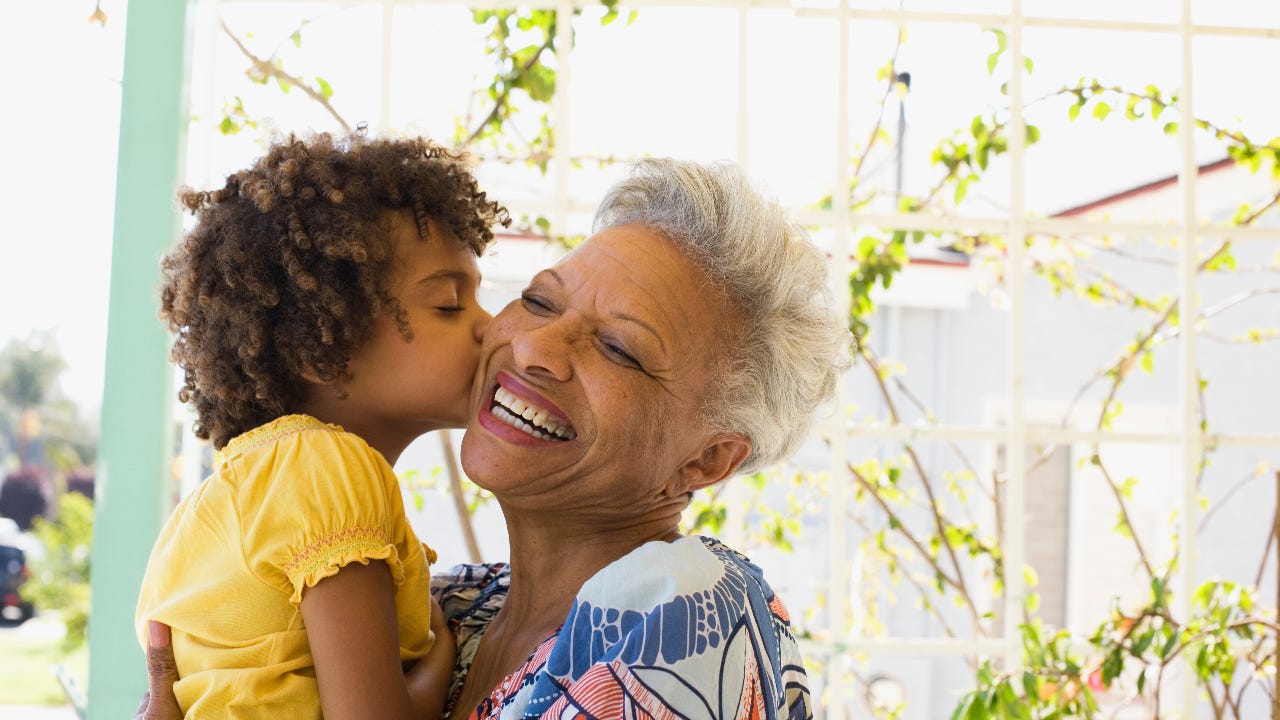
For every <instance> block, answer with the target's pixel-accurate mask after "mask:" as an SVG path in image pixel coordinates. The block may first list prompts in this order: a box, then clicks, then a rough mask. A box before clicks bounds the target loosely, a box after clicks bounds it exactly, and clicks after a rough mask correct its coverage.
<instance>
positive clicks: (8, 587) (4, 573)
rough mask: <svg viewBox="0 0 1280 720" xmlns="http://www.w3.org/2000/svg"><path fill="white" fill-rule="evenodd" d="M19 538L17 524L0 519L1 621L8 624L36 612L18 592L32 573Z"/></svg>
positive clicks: (19, 620) (20, 621)
mask: <svg viewBox="0 0 1280 720" xmlns="http://www.w3.org/2000/svg"><path fill="white" fill-rule="evenodd" d="M22 541H23V537H22V535H21V534H20V533H19V532H18V526H17V524H16V523H14V522H13V521H12V520H10V519H9V518H0V620H3V621H4V622H7V623H18V624H21V623H23V622H25V621H26V620H27V619H28V618H30V617H31V616H32V615H34V614H35V608H34V607H33V606H32V605H31V603H29V602H27V601H25V600H23V599H22V596H21V595H20V594H19V592H18V588H20V587H22V584H23V583H24V582H26V581H27V578H28V577H30V576H31V571H30V570H29V569H28V568H27V554H26V552H25V551H24V550H23V549H22V548H21V547H18V545H21V544H23V543H22Z"/></svg>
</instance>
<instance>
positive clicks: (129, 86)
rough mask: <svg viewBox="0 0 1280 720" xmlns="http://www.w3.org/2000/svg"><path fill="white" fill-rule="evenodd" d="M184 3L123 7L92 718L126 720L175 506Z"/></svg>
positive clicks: (92, 627)
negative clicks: (143, 594)
mask: <svg viewBox="0 0 1280 720" xmlns="http://www.w3.org/2000/svg"><path fill="white" fill-rule="evenodd" d="M190 4H191V2H190V1H189V0H130V2H129V5H128V18H127V23H128V26H127V29H126V31H125V54H124V81H123V89H122V93H121V102H120V155H119V159H118V161H117V170H116V206H115V226H114V232H113V234H114V239H113V241H112V250H111V294H110V302H111V305H110V309H109V311H108V318H107V358H106V390H105V392H104V394H103V399H102V429H101V438H100V446H99V452H98V470H97V489H96V495H97V497H96V499H95V509H94V515H95V520H94V544H93V606H92V613H91V615H90V618H91V619H90V622H89V708H88V717H89V720H119V718H127V717H133V714H134V711H135V710H136V709H137V707H138V700H139V699H140V698H141V697H142V692H143V691H144V690H145V689H146V662H145V660H144V657H143V654H142V650H141V649H140V648H139V647H138V641H137V639H136V636H135V634H134V630H133V612H134V606H135V605H136V603H137V598H138V586H139V585H140V583H141V582H142V574H143V571H144V570H145V568H146V562H147V557H148V555H149V554H150V552H151V544H152V543H153V542H154V541H155V537H156V534H157V533H159V531H160V525H161V523H162V521H163V518H164V516H165V515H167V514H168V512H169V509H170V508H171V503H170V490H171V488H172V483H171V482H170V480H169V468H170V465H171V448H172V435H173V427H172V425H171V422H170V415H171V412H170V407H171V403H172V399H171V398H172V392H171V387H172V371H171V370H170V368H169V365H168V361H167V357H168V354H167V346H168V337H167V335H166V333H165V330H164V327H163V326H162V325H161V323H160V321H159V320H158V319H157V317H156V311H157V307H158V305H157V297H156V285H157V282H158V279H159V258H160V256H161V254H163V252H164V251H165V250H166V249H167V248H168V247H169V246H170V245H171V244H172V243H173V241H174V238H175V235H176V233H177V231H178V228H179V223H178V215H177V203H176V201H175V199H174V198H175V188H176V185H177V180H178V177H179V168H180V167H181V164H182V159H183V157H184V156H185V145H186V143H185V138H186V129H187V122H188V111H187V95H186V85H187V78H188V76H189V70H188V56H189V52H188V49H189V47H190V45H191V42H190V38H191V31H190V28H189V27H188V25H187V22H188V18H189V17H191V14H190V13H188V7H189V5H190Z"/></svg>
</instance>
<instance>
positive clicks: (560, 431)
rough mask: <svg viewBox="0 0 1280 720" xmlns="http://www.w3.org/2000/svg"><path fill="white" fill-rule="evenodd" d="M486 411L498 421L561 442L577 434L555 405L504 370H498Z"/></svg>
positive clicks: (539, 436) (527, 432)
mask: <svg viewBox="0 0 1280 720" xmlns="http://www.w3.org/2000/svg"><path fill="white" fill-rule="evenodd" d="M489 412H490V413H491V414H492V415H493V416H494V417H495V418H497V419H498V420H499V421H501V422H503V423H506V424H507V425H510V426H511V427H513V428H516V429H517V430H520V431H521V432H523V433H525V434H527V435H530V436H532V437H535V438H537V439H539V440H547V441H551V442H565V441H568V440H573V439H574V438H576V437H577V436H578V433H577V431H576V430H574V429H573V425H572V424H570V422H569V420H568V419H567V418H566V417H565V416H564V413H563V412H561V411H560V409H559V408H557V407H555V405H554V404H552V403H551V401H549V400H547V399H546V398H543V397H541V396H540V395H538V394H536V393H534V392H533V391H532V390H530V389H529V388H527V387H525V386H524V385H523V384H521V383H520V382H519V381H518V380H516V379H515V378H513V377H512V376H511V375H509V374H507V373H498V383H497V385H496V386H495V388H494V392H493V397H492V398H491V402H490V404H489Z"/></svg>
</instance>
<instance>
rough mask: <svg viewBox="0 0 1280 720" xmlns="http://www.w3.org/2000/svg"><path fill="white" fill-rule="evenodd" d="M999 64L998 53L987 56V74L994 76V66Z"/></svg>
mask: <svg viewBox="0 0 1280 720" xmlns="http://www.w3.org/2000/svg"><path fill="white" fill-rule="evenodd" d="M999 62H1000V51H999V50H997V51H995V52H993V53H991V54H990V55H988V56H987V74H988V75H994V74H995V72H996V64H997V63H999Z"/></svg>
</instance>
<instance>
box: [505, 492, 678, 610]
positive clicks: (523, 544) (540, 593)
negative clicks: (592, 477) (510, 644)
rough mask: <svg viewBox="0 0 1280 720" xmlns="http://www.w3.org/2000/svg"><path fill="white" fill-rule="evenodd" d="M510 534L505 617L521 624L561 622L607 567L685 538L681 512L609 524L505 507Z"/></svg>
mask: <svg viewBox="0 0 1280 720" xmlns="http://www.w3.org/2000/svg"><path fill="white" fill-rule="evenodd" d="M503 512H504V514H506V518H507V531H508V534H509V537H510V545H511V548H510V558H511V587H510V590H509V592H508V595H507V599H506V601H505V602H504V604H503V611H504V614H505V615H506V616H507V617H506V618H505V619H506V620H507V621H508V622H514V621H519V623H520V624H521V625H523V624H525V623H528V624H529V625H537V626H548V627H547V632H550V631H551V630H554V629H555V628H556V627H558V626H559V624H560V622H561V621H562V620H563V619H564V617H565V615H566V614H568V612H569V607H570V606H571V605H572V603H573V598H574V597H575V596H576V595H577V594H578V590H580V589H581V588H582V585H583V584H584V583H585V582H587V580H590V579H591V578H592V576H594V575H595V574H596V573H598V572H600V570H601V569H603V568H604V567H605V566H606V565H608V564H610V563H612V562H613V561H615V560H617V559H619V558H621V557H623V556H624V555H626V554H628V553H630V552H631V551H632V550H635V549H636V548H638V547H640V546H641V545H644V544H645V543H647V542H652V541H655V540H660V541H667V542H670V541H671V540H675V539H677V538H679V537H680V533H679V531H678V530H677V526H676V524H677V522H678V520H679V514H678V513H677V514H674V515H673V514H671V513H669V512H664V513H660V514H655V516H653V517H647V518H646V517H640V518H631V519H630V520H629V521H628V522H627V523H626V524H625V525H622V526H609V525H608V524H607V523H600V522H599V521H598V520H591V521H589V522H580V521H576V520H574V519H563V522H549V521H548V518H547V516H546V514H545V513H524V512H522V511H520V510H517V509H514V508H508V507H506V506H504V507H503Z"/></svg>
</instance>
